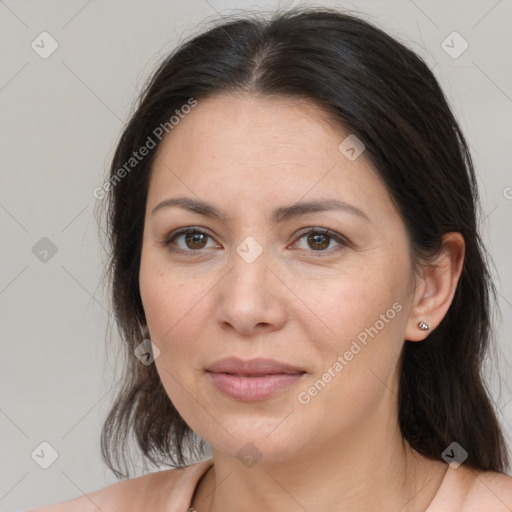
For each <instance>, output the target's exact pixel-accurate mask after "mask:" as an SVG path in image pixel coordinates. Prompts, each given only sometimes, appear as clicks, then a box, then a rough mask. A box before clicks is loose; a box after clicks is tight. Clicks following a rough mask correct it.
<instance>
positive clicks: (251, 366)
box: [207, 357, 306, 402]
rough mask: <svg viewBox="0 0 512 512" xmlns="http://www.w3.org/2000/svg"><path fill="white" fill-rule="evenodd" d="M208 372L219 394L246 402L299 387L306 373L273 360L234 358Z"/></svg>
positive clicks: (221, 362) (225, 360)
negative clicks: (292, 386) (291, 386)
mask: <svg viewBox="0 0 512 512" xmlns="http://www.w3.org/2000/svg"><path fill="white" fill-rule="evenodd" d="M207 372H208V375H209V376H210V378H211V379H212V382H213V384H214V385H215V387H216V388H217V389H218V390H219V391H221V392H222V393H223V394H225V395H227V396H229V397H231V398H234V399H235V400H239V401H243V402H253V401H256V400H264V399H265V398H268V397H270V396H271V395H273V394H275V393H277V392H278V391H281V390H283V389H285V388H287V387H288V386H290V385H292V384H294V383H296V382H297V381H298V380H299V379H301V378H302V377H303V375H304V374H305V373H306V372H305V371H304V370H301V369H300V368H297V367H294V366H291V365H288V364H285V363H280V362H279V361H275V360H273V359H251V360H249V361H242V360H241V359H238V358H234V357H230V358H227V359H221V360H219V361H216V362H215V363H213V364H212V365H210V366H209V367H208V368H207Z"/></svg>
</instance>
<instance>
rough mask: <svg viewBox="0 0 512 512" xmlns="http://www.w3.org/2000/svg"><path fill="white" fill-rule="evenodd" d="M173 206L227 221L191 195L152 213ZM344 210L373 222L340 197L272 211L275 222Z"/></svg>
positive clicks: (222, 215) (220, 214)
mask: <svg viewBox="0 0 512 512" xmlns="http://www.w3.org/2000/svg"><path fill="white" fill-rule="evenodd" d="M171 206H180V207H181V208H183V209H185V210H188V211H191V212H194V213H198V214H199V215H205V216H206V217H212V218H217V219H220V220H222V221H226V215H225V213H224V212H222V211H221V210H219V209H218V208H216V207H215V206H213V205H212V204H210V203H207V202H205V201H201V200H198V199H192V198H189V197H173V198H169V199H165V200H164V201H162V202H160V203H158V204H157V205H156V206H155V207H154V208H153V210H152V211H151V215H154V214H155V213H156V212H157V211H159V210H161V209H162V208H169V207H171ZM331 210H336V211H344V212H348V213H352V214H353V215H357V216H359V217H361V218H363V219H365V220H367V221H368V222H371V221H370V219H369V218H368V216H367V215H366V213H364V212H363V211H362V210H360V209H359V208H357V207H356V206H353V205H351V204H348V203H345V202H344V201H340V200H338V199H325V200H322V201H306V202H300V203H295V204H292V205H290V206H281V207H280V208H277V209H276V210H274V212H273V213H272V220H273V221H274V222H275V223H278V222H282V221H284V220H288V219H291V218H294V217H299V216H301V215H306V214H308V213H316V212H325V211H331Z"/></svg>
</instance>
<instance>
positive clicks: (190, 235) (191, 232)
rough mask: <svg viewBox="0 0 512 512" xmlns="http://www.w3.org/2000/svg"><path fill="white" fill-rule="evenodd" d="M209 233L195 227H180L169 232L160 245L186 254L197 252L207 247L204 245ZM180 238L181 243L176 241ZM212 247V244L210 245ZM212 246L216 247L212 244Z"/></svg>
mask: <svg viewBox="0 0 512 512" xmlns="http://www.w3.org/2000/svg"><path fill="white" fill-rule="evenodd" d="M208 238H211V237H210V235H209V234H208V233H206V232H204V231H202V230H200V229H198V228H195V227H186V228H180V229H177V230H176V231H173V232H172V233H171V234H169V235H168V236H167V237H165V239H164V240H163V242H162V245H164V246H165V247H168V248H169V250H171V251H173V252H177V253H180V254H188V255H190V254H191V253H194V252H199V251H201V250H202V249H205V248H206V249H207V248H208V247H207V246H206V244H207V241H208ZM180 239H181V245H180V244H179V243H177V242H176V241H177V240H178V241H179V240H180ZM210 247H212V246H210ZM213 247H216V246H215V245H213Z"/></svg>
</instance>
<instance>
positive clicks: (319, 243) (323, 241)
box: [295, 228, 351, 256]
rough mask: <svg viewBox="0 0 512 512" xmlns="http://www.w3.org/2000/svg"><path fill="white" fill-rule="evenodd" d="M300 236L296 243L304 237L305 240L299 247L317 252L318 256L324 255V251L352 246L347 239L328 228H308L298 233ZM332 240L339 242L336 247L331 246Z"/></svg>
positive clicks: (330, 251) (328, 251) (329, 252)
mask: <svg viewBox="0 0 512 512" xmlns="http://www.w3.org/2000/svg"><path fill="white" fill-rule="evenodd" d="M298 236H299V238H298V240H297V242H295V243H296V244H299V242H300V241H301V240H303V239H304V240H305V243H303V246H302V247H300V244H299V247H298V248H299V249H302V250H305V251H308V252H310V253H313V252H317V253H318V254H317V255H318V256H320V255H322V253H325V254H331V253H333V252H335V251H338V250H340V249H343V248H344V247H350V246H351V244H350V242H349V241H348V240H347V239H345V238H344V237H343V236H341V235H340V234H338V233H336V232H335V231H332V230H330V229H327V228H308V229H306V230H303V231H301V232H300V233H298ZM332 242H334V243H335V244H337V246H336V245H335V246H334V247H331V248H329V246H331V244H332Z"/></svg>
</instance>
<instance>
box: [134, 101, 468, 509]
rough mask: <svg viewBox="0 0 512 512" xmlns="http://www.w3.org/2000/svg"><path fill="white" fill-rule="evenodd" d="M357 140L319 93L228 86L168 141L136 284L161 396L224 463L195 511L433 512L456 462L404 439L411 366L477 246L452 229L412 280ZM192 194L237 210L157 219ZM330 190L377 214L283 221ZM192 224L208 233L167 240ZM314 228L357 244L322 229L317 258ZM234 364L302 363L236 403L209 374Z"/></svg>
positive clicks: (401, 239)
mask: <svg viewBox="0 0 512 512" xmlns="http://www.w3.org/2000/svg"><path fill="white" fill-rule="evenodd" d="M347 135H348V132H344V131H343V130H341V128H340V127H339V126H337V125H336V124H334V122H332V120H331V121H329V118H328V117H327V115H326V114H325V113H324V112H323V111H322V110H321V109H320V108H319V107H317V106H315V105H314V104H312V103H309V102H299V101H298V100H297V99H290V98H283V97H273V98H270V97H265V98H257V97H254V96H250V95H245V96H228V95H221V96H215V97H211V98H208V99H204V100H201V101H199V102H198V105H197V106H196V107H195V108H194V110H193V111H192V112H191V113H190V114H188V115H187V116H186V117H185V118H184V119H182V120H181V121H180V123H179V125H177V126H176V127H174V129H173V130H172V132H170V133H169V134H168V135H167V137H166V138H165V139H164V141H163V142H162V144H161V146H160V147H159V149H158V154H157V158H156V160H155V162H154V165H153V168H152V174H151V178H150V186H149V191H148V197H147V209H146V219H145V227H144V237H143V246H142V256H141V266H140V291H141V297H142V301H143V305H144V310H145V313H146V318H147V326H148V329H149V332H150V335H151V339H152V341H153V343H155V344H156V345H157V346H158V347H159V349H160V351H161V353H160V356H159V357H158V358H157V359H156V360H155V364H156V367H157V370H158V373H159V375H160V377H161V380H162V383H163V385H164V387H165V390H166V392H167V393H168V395H169V397H170V399H171V400H172V402H173V404H174V405H175V407H176V408H177V410H178V411H179V413H180V414H181V416H182V417H183V418H184V420H185V421H186V422H187V423H188V425H189V426H190V427H191V428H192V429H193V430H194V431H195V432H196V433H197V434H198V435H199V436H201V437H202V438H203V439H205V440H206V441H207V442H208V443H209V444H210V445H211V447H212V452H213V458H214V469H213V470H212V471H209V472H208V473H207V474H206V476H205V477H204V478H203V479H202V480H201V482H200V485H199V486H198V488H197V492H196V494H195V496H194V499H193V502H192V504H191V505H192V506H193V507H194V508H195V509H196V510H198V511H199V512H206V511H208V510H210V507H211V510H212V511H221V510H222V511H225V512H228V511H234V510H240V507H241V506H242V508H243V510H245V511H248V512H251V511H261V510H267V511H277V510H288V511H295V510H296V511H302V510H304V509H306V510H308V512H315V511H322V512H323V511H325V510H344V511H351V512H357V511H367V510H383V511H388V510H389V511H398V510H400V511H401V512H411V511H414V512H416V511H424V510H425V509H426V508H427V506H428V504H429V503H430V502H431V500H432V499H433V497H434V495H435V494H436V492H437V490H438V488H439V486H440V484H441V481H442V479H443V477H444V474H445V472H446V469H447V466H446V464H445V463H443V462H438V461H432V460H430V459H428V458H425V457H423V456H421V455H420V454H419V453H417V452H416V451H414V450H413V449H412V448H411V447H410V446H409V444H408V443H407V442H406V441H405V440H404V439H403V438H402V436H401V434H400V430H399V427H398V420H397V416H398V408H397V393H398V382H399V367H398V363H399V356H400V353H401V348H402V346H403V344H404V340H405V339H408V340H411V341H417V342H421V341H422V340H423V339H424V338H425V337H426V336H427V335H428V332H425V331H421V330H420V329H419V328H418V326H417V324H418V322H419V321H420V320H423V321H425V322H427V323H428V324H429V325H430V327H431V329H433V328H435V327H436V325H438V324H439V323H440V322H441V320H442V318H443V317H444V315H445V314H446V312H447V310H448V307H449V305H450V303H451V301H452V299H453V295H454V292H455V287H456V284H457V280H458V278H459V276H460V271H461V268H462V261H463V257H464V241H463V238H462V237H461V235H460V234H458V233H450V234H448V235H446V236H445V239H444V244H443V250H442V252H441V253H440V255H439V256H438V257H437V258H436V259H435V261H432V262H430V263H433V264H434V266H433V267H429V271H428V272H427V271H424V270H422V268H423V267H420V268H418V269H416V272H414V267H413V263H412V261H411V256H410V251H409V243H408V235H407V232H406V230H405V226H404V223H403V221H402V219H401V217H400V215H399V213H398V211H397V210H396V209H395V207H394V205H393V203H392V201H391V199H390V197H389V194H388V192H387V190H386V187H385V186H384V184H383V183H382V182H381V181H380V179H379V178H378V175H377V173H376V171H375V170H374V169H373V168H372V166H371V164H370V163H369V162H368V161H367V160H366V159H365V154H364V153H363V154H362V155H361V156H360V157H359V158H357V159H356V160H354V161H350V160H348V159H347V158H346V157H345V156H344V155H343V154H342V153H341V152H340V151H339V150H338V146H339V144H340V142H341V141H342V140H343V139H344V138H345V137H346V136H347ZM180 196H185V197H189V198H192V199H201V200H204V201H207V202H209V203H212V204H214V205H215V206H216V207H217V208H218V209H221V210H223V211H224V212H225V215H226V217H225V219H224V220H220V219H215V218H210V217H207V216H204V215H201V214H198V213H194V212H190V211H187V210H185V209H183V208H180V207H179V206H172V207H167V208H161V209H159V210H158V211H157V212H156V213H154V214H152V213H151V212H152V210H153V209H154V208H155V206H156V205H157V204H158V203H160V202H161V201H163V200H165V199H168V198H172V197H180ZM333 198H335V199H339V200H342V201H345V202H346V203H349V204H351V205H353V206H355V207H357V208H358V209H360V210H361V211H362V212H364V214H365V215H366V216H367V217H368V220H367V219H365V218H363V217H361V216H358V215H355V214H353V213H350V212H346V211H324V212H316V213H309V214H307V215H302V216H300V217H296V218H291V219H288V220H284V221H282V222H279V223H275V222H274V221H273V220H271V217H270V216H271V212H273V210H274V209H275V208H278V207H281V206H287V205H292V204H294V203H296V202H298V201H306V200H317V199H333ZM186 226H190V227H192V228H194V227H195V228H200V229H201V230H202V231H204V232H206V233H207V234H208V235H209V236H208V237H206V238H205V239H203V240H200V241H199V242H197V241H196V242H195V244H194V243H193V241H192V243H191V242H190V241H189V243H188V245H187V243H186V239H185V235H183V234H182V235H181V236H178V238H176V239H174V241H173V242H172V243H171V245H169V246H167V247H166V246H165V245H164V244H163V243H162V241H163V240H164V239H165V238H166V237H167V236H168V235H169V234H171V233H172V232H173V231H174V230H176V229H177V228H181V227H186ZM316 227H324V228H329V229H331V230H333V231H335V232H336V233H338V234H339V235H340V236H342V237H345V238H346V239H348V241H349V244H347V245H343V244H341V243H340V242H338V241H336V240H335V239H333V238H328V237H327V238H326V239H324V241H325V243H324V245H323V246H322V249H321V250H318V249H316V250H315V248H316V247H317V246H315V245H314V240H313V241H311V240H310V242H309V243H308V236H307V233H306V235H304V234H299V231H300V230H302V229H303V228H316ZM192 231H193V229H192ZM247 237H253V238H254V239H255V240H256V241H257V243H258V244H259V246H260V247H261V250H262V252H261V254H260V255H259V256H258V257H257V258H256V259H255V260H254V261H253V262H251V263H248V262H247V261H246V260H244V259H243V258H242V257H241V256H240V255H239V254H238V253H237V251H236V249H237V247H238V246H239V245H240V244H241V243H242V242H243V241H244V240H245V239H246V238H247ZM177 248H178V249H179V248H181V249H182V250H184V251H188V254H180V253H177V252H175V251H173V249H177ZM191 253H193V254H191ZM397 303H398V304H399V305H400V306H401V310H400V312H397V313H396V314H395V315H394V318H393V319H391V320H389V321H388V322H386V323H385V326H384V327H383V328H381V329H380V330H379V331H378V334H377V335H375V336H374V337H373V338H369V340H368V343H367V345H366V346H362V349H361V350H360V351H359V352H358V353H357V354H356V355H354V357H353V358H352V360H350V361H348V364H347V365H346V366H344V368H343V369H342V370H341V371H340V372H338V373H336V376H335V377H333V378H331V380H330V382H328V383H327V384H326V386H325V387H324V388H323V389H322V390H321V391H320V392H318V393H317V394H316V395H315V396H313V397H311V400H310V401H309V403H307V404H303V403H300V402H299V400H298V394H299V392H301V391H304V390H308V388H309V387H310V386H311V385H312V384H313V383H315V382H316V381H318V380H319V379H321V378H322V375H323V374H325V372H327V370H328V369H329V368H330V367H332V366H333V363H334V362H335V361H336V359H337V357H338V355H340V354H341V355H343V354H344V353H345V352H346V351H347V350H349V348H350V346H351V343H352V340H354V339H356V337H357V335H358V334H360V333H361V332H362V331H364V330H365V328H369V327H370V326H374V325H375V324H376V321H377V320H379V318H381V317H380V315H383V314H384V315H385V314H386V311H388V310H389V309H390V308H392V305H393V304H397ZM229 356H238V357H239V358H241V359H252V358H255V357H265V358H272V359H277V360H279V361H283V362H286V363H288V364H292V365H295V366H297V367H299V368H301V369H303V370H305V371H306V372H307V373H306V375H305V376H304V377H303V379H302V380H301V381H300V382H299V383H296V384H294V385H292V386H291V387H289V388H287V389H285V390H283V391H281V392H279V393H278V394H276V395H274V396H272V397H271V398H268V399H266V400H262V401H258V402H239V401H236V400H234V399H232V398H228V397H226V396H224V395H222V394H221V393H220V392H219V391H218V390H217V389H216V388H215V387H214V386H213V385H212V383H211V381H210V378H209V376H208V374H206V373H205V369H206V368H207V367H208V365H209V364H211V363H213V362H214V361H216V360H218V359H220V358H224V357H229ZM247 443H252V445H254V446H255V447H256V449H254V448H251V449H250V450H252V451H253V454H254V455H255V456H256V453H257V456H259V457H260V458H259V460H258V461H257V462H256V464H254V465H252V466H250V467H249V466H247V465H245V464H244V463H243V461H242V460H240V458H238V457H237V453H238V451H239V450H240V449H241V448H242V447H244V446H246V445H247ZM246 449H247V446H246ZM214 489H215V492H213V490H214ZM214 494H215V497H214V501H213V506H212V499H213V495H214Z"/></svg>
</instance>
